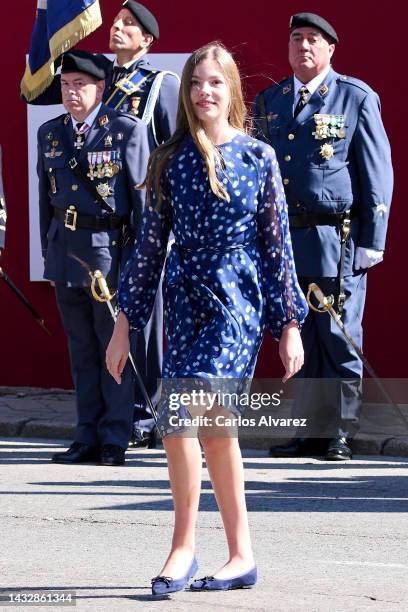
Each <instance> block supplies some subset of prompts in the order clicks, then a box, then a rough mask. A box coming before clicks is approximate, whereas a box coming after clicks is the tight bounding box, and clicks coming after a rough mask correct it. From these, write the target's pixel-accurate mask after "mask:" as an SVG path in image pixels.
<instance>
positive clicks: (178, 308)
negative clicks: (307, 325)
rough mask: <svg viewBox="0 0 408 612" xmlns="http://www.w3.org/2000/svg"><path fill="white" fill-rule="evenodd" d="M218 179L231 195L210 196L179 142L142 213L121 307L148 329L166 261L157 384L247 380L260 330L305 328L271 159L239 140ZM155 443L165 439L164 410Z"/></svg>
mask: <svg viewBox="0 0 408 612" xmlns="http://www.w3.org/2000/svg"><path fill="white" fill-rule="evenodd" d="M219 150H220V152H221V154H222V157H223V160H224V167H223V168H220V169H219V170H217V174H218V177H219V179H220V180H221V181H223V183H224V185H225V188H226V189H227V191H228V194H229V196H230V201H229V202H227V201H225V200H222V199H220V198H219V197H217V196H216V195H214V193H213V192H212V191H211V188H210V184H209V180H208V175H207V169H206V166H205V163H204V161H203V159H202V158H201V156H200V153H199V151H198V150H197V147H196V145H195V143H194V140H193V138H192V137H191V136H190V135H189V136H187V137H186V138H185V140H184V141H183V142H182V144H181V146H180V148H179V150H178V152H177V153H176V154H175V155H174V156H173V157H172V159H171V161H170V162H169V164H168V167H167V169H166V171H165V172H164V173H163V177H162V185H163V193H164V196H165V197H164V199H163V200H162V202H161V206H160V210H159V211H157V210H156V208H155V202H154V200H153V201H152V206H149V207H147V208H146V211H145V216H144V223H143V228H142V231H141V234H140V236H139V239H138V240H137V242H136V244H135V247H134V251H133V253H132V256H131V257H130V259H129V261H128V262H127V264H126V267H125V270H124V272H123V275H122V281H121V285H120V290H119V304H120V308H121V310H123V312H124V313H125V314H126V316H127V318H128V320H129V323H130V325H131V326H132V327H134V328H136V329H142V328H143V327H144V326H145V325H146V323H147V321H148V320H149V317H150V313H151V310H152V308H153V303H154V299H155V295H156V291H157V287H158V285H159V281H160V276H161V272H162V268H163V265H164V261H165V258H166V251H167V243H168V239H169V234H170V231H173V234H174V238H175V242H174V244H173V245H172V247H171V251H170V254H169V256H168V257H167V261H166V268H165V280H164V286H163V292H164V307H165V313H164V317H165V331H166V341H167V348H166V354H165V357H164V362H163V378H164V379H166V378H175V379H186V378H188V379H195V380H205V381H207V382H208V381H211V379H234V380H243V379H248V378H250V377H251V376H252V375H253V371H254V368H255V364H256V358H257V354H258V351H259V348H260V344H261V341H262V337H263V333H264V329H265V327H267V328H268V329H269V331H270V332H271V333H272V335H273V337H274V338H276V339H279V338H280V335H281V331H282V328H283V326H284V325H286V324H287V323H289V322H290V321H291V320H293V319H295V320H296V321H298V323H299V324H302V322H303V321H304V319H305V316H306V314H307V305H306V302H305V299H304V296H303V293H302V292H301V290H300V288H299V285H298V282H297V278H296V273H295V267H294V261H293V254H292V245H291V240H290V233H289V223H288V216H287V208H286V201H285V195H284V190H283V186H282V181H281V176H280V172H279V167H278V163H277V161H276V157H275V153H274V150H273V149H272V148H271V147H270V146H269V145H267V144H265V143H263V142H261V141H259V140H255V139H254V138H251V137H249V136H247V135H245V134H242V133H237V134H236V135H235V137H234V138H233V139H232V140H231V141H229V142H227V143H225V144H223V145H219ZM160 429H161V433H162V435H165V434H166V433H170V432H171V431H173V430H172V428H171V427H169V426H168V424H166V406H162V408H161V414H160Z"/></svg>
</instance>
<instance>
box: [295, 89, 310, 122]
mask: <svg viewBox="0 0 408 612" xmlns="http://www.w3.org/2000/svg"><path fill="white" fill-rule="evenodd" d="M309 98H310V94H309V90H308V88H307V87H305V86H304V85H303V87H301V88H300V89H299V100H298V103H297V104H296V106H295V110H294V111H293V116H294V117H297V116H298V114H299V113H300V111H301V110H302V108H304V107H305V106H306V104H307V103H308V102H309Z"/></svg>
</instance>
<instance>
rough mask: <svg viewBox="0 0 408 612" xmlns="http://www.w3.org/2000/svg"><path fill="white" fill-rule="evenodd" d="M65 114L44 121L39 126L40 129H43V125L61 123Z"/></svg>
mask: <svg viewBox="0 0 408 612" xmlns="http://www.w3.org/2000/svg"><path fill="white" fill-rule="evenodd" d="M66 114H67V113H63V114H62V115H58V117H53V118H52V119H48V121H44V123H42V124H41V126H40V127H41V128H43V127H44V126H45V125H48V124H49V123H55V122H58V121H62V120H63V119H64V117H65V116H66Z"/></svg>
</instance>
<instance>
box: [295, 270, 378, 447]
mask: <svg viewBox="0 0 408 612" xmlns="http://www.w3.org/2000/svg"><path fill="white" fill-rule="evenodd" d="M344 280H345V293H346V302H345V305H344V309H343V314H342V321H343V323H344V325H345V327H346V329H347V331H348V333H349V334H350V335H351V337H352V338H353V340H354V341H355V343H356V345H357V346H358V347H360V348H361V346H362V341H363V328H362V320H363V313H364V304H365V296H366V282H367V275H366V273H363V274H357V275H354V276H347V277H346V278H345V279H344ZM311 282H315V283H316V284H317V285H319V287H320V289H321V290H322V291H323V293H324V294H325V295H326V296H328V295H334V298H335V304H334V307H335V309H336V310H337V296H338V279H336V278H306V277H301V278H299V283H300V286H301V288H302V291H303V292H304V293H305V295H306V293H307V290H308V285H309V283H311ZM316 305H317V304H316ZM302 341H303V347H304V351H305V363H304V366H303V368H302V369H301V371H300V372H299V374H298V376H297V380H296V381H295V401H294V407H293V412H294V416H296V417H306V418H308V428H307V435H308V436H310V437H327V438H331V437H336V436H339V435H345V436H352V435H353V434H354V433H355V432H356V431H357V429H358V421H359V414H360V408H361V395H362V380H361V378H362V373H363V367H362V363H361V360H360V359H359V357H358V356H357V354H356V352H355V350H354V349H353V348H352V346H351V345H350V344H349V343H348V342H347V340H346V339H345V337H344V336H343V334H342V333H341V331H340V329H339V328H338V326H337V325H336V323H335V322H334V321H333V320H332V318H331V317H330V315H329V314H328V313H322V314H319V313H316V312H314V311H312V310H310V312H309V314H308V316H307V318H306V321H305V324H304V326H303V328H302ZM304 433H305V432H303V435H304Z"/></svg>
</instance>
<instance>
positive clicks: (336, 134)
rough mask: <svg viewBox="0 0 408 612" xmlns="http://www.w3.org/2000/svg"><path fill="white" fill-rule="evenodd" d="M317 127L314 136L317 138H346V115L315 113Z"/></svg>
mask: <svg viewBox="0 0 408 612" xmlns="http://www.w3.org/2000/svg"><path fill="white" fill-rule="evenodd" d="M313 118H314V120H315V125H316V129H315V131H314V132H313V136H314V137H315V138H316V140H325V139H326V138H345V136H346V131H345V129H344V122H345V115H325V114H321V113H319V114H315V115H313Z"/></svg>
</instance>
